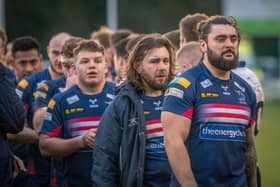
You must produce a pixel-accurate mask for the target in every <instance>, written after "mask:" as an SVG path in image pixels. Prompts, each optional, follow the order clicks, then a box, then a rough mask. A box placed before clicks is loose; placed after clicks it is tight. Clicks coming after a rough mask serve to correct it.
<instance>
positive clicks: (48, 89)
mask: <svg viewBox="0 0 280 187" xmlns="http://www.w3.org/2000/svg"><path fill="white" fill-rule="evenodd" d="M65 84H66V81H65V77H64V76H62V77H60V78H58V79H55V80H47V81H44V82H43V83H42V84H40V86H39V87H38V88H37V90H36V94H35V103H34V108H35V110H36V109H37V108H41V107H47V106H48V103H49V101H50V100H51V98H52V97H53V96H54V95H55V94H57V93H60V92H62V91H63V90H64V88H65Z"/></svg>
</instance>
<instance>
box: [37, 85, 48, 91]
mask: <svg viewBox="0 0 280 187" xmlns="http://www.w3.org/2000/svg"><path fill="white" fill-rule="evenodd" d="M39 88H40V89H41V90H44V91H46V92H47V91H48V90H49V86H48V85H47V84H46V83H42V84H40V87H39Z"/></svg>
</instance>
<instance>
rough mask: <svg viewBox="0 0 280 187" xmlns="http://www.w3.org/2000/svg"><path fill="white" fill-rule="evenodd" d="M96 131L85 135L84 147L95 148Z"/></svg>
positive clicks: (90, 131)
mask: <svg viewBox="0 0 280 187" xmlns="http://www.w3.org/2000/svg"><path fill="white" fill-rule="evenodd" d="M96 131H97V129H90V130H89V131H88V132H87V133H86V134H84V135H83V136H82V145H83V147H85V146H89V147H91V148H93V146H94V140H95V135H96Z"/></svg>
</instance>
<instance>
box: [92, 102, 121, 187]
mask: <svg viewBox="0 0 280 187" xmlns="http://www.w3.org/2000/svg"><path fill="white" fill-rule="evenodd" d="M115 101H116V100H115ZM117 106H118V105H117V104H116V103H115V102H113V103H112V104H111V105H109V106H108V108H107V109H106V110H105V112H104V114H103V116H102V120H101V122H100V124H99V127H98V130H97V134H96V137H95V147H94V148H93V168H92V182H93V186H95V187H115V186H120V180H119V179H120V168H119V160H120V156H119V155H120V142H121V134H122V130H121V124H120V120H119V118H120V117H119V116H120V113H122V112H121V111H120V110H118V109H119V108H120V107H119V106H118V109H116V107H117ZM117 111H118V114H117Z"/></svg>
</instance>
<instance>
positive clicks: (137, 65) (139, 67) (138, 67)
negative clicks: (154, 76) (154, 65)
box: [134, 62, 142, 73]
mask: <svg viewBox="0 0 280 187" xmlns="http://www.w3.org/2000/svg"><path fill="white" fill-rule="evenodd" d="M134 69H135V70H136V71H137V73H141V72H142V63H141V62H135V63H134Z"/></svg>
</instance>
